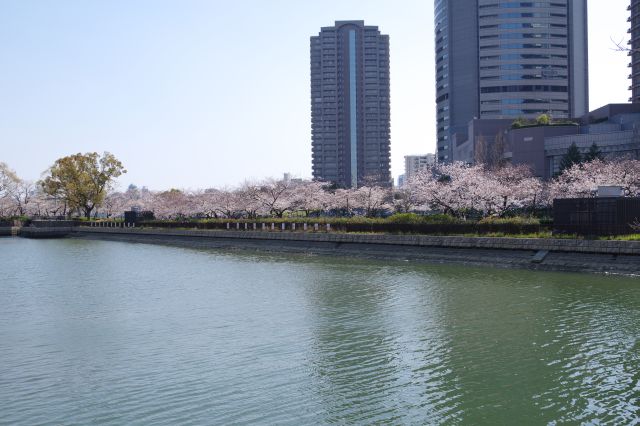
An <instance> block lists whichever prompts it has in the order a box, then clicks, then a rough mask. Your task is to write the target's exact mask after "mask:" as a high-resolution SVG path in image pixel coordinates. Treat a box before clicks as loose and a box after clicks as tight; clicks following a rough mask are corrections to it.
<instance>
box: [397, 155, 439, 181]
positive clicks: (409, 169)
mask: <svg viewBox="0 0 640 426" xmlns="http://www.w3.org/2000/svg"><path fill="white" fill-rule="evenodd" d="M434 164H436V156H435V155H434V154H426V155H405V156H404V179H405V180H406V181H408V180H410V179H411V178H412V177H414V176H415V175H416V173H418V172H419V171H420V170H422V169H426V168H428V167H431V166H433V165H434Z"/></svg>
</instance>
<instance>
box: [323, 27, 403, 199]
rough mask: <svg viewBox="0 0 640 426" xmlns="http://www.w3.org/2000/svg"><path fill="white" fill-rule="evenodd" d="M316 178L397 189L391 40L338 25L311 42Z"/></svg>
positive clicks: (370, 30) (373, 30) (373, 31)
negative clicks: (392, 152) (392, 167)
mask: <svg viewBox="0 0 640 426" xmlns="http://www.w3.org/2000/svg"><path fill="white" fill-rule="evenodd" d="M311 126H312V164H313V178H314V179H316V180H322V181H329V182H334V183H336V184H337V185H339V186H342V187H357V186H360V185H362V184H364V183H377V184H381V185H385V186H386V185H390V184H391V173H390V101H389V36H387V35H383V34H380V31H379V30H378V27H374V26H368V25H367V26H365V25H364V21H337V22H336V23H335V26H332V27H323V28H322V29H321V31H320V33H319V34H318V35H317V36H313V37H311Z"/></svg>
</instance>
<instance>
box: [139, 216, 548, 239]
mask: <svg viewBox="0 0 640 426" xmlns="http://www.w3.org/2000/svg"><path fill="white" fill-rule="evenodd" d="M301 222H304V223H307V224H308V226H309V228H311V227H312V226H313V224H314V223H320V224H321V225H322V226H323V228H321V229H322V230H324V229H325V228H324V226H325V224H326V223H327V222H324V223H321V222H320V221H315V220H307V221H301ZM227 223H230V229H235V228H236V223H239V224H240V225H239V227H240V229H241V230H244V224H245V223H246V224H247V228H248V229H249V230H252V229H253V224H254V223H256V224H257V229H258V230H260V229H261V228H262V223H266V224H267V225H268V226H269V225H270V224H271V223H274V224H275V229H277V230H281V229H282V224H283V223H284V224H285V229H287V230H291V228H292V226H291V224H292V223H298V224H299V223H300V222H299V221H274V220H262V221H257V220H256V221H247V220H243V221H143V222H140V223H138V226H142V227H153V228H168V229H176V228H181V229H185V228H187V229H189V228H190V229H227ZM269 228H270V226H269ZM296 228H297V230H301V228H302V227H301V226H299V225H298V226H296ZM331 230H332V231H337V232H367V233H396V234H398V233H401V234H431V235H464V234H480V235H484V234H537V233H541V232H550V231H551V226H549V225H540V224H531V223H509V222H506V223H500V222H498V223H483V222H459V223H455V222H454V223H395V222H390V221H370V222H356V221H352V222H349V221H332V222H331Z"/></svg>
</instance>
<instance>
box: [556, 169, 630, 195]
mask: <svg viewBox="0 0 640 426" xmlns="http://www.w3.org/2000/svg"><path fill="white" fill-rule="evenodd" d="M607 185H617V186H620V187H621V188H622V189H623V191H624V195H625V196H630V197H635V196H638V195H640V161H638V160H632V159H623V160H617V161H607V162H605V161H602V160H599V159H596V160H593V161H591V162H588V163H583V164H576V165H574V166H572V167H570V168H568V169H566V170H565V171H564V172H563V173H562V174H561V175H560V176H558V177H557V178H556V179H554V180H553V182H552V183H551V185H550V193H551V195H552V198H576V197H593V196H595V195H596V191H597V189H598V186H607Z"/></svg>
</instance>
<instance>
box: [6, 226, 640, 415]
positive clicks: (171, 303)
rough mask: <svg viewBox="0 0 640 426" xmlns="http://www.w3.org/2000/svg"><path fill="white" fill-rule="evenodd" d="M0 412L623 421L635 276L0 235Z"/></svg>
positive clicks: (632, 352)
mask: <svg viewBox="0 0 640 426" xmlns="http://www.w3.org/2000/svg"><path fill="white" fill-rule="evenodd" d="M0 259H2V266H3V277H2V279H1V280H0V303H2V309H0V342H2V344H1V345H0V413H2V416H1V418H0V423H3V422H6V423H7V424H40V423H41V424H71V423H77V424H88V423H91V424H94V423H95V424H123V423H126V424H150V423H153V424H167V425H169V424H232V423H238V424H246V423H264V424H296V425H297V424H327V423H337V424H345V423H361V424H362V423H364V424H370V423H389V424H425V423H429V424H434V423H468V424H513V423H514V422H516V421H517V423H531V424H541V423H542V424H544V423H552V424H553V423H556V424H564V423H589V422H592V423H593V422H602V423H611V424H630V423H631V424H633V423H634V422H638V421H640V419H639V417H638V416H639V414H638V413H639V412H640V402H639V401H640V359H639V358H640V343H639V342H638V338H639V333H638V331H637V330H638V329H640V287H639V285H640V281H638V280H637V279H631V278H622V277H603V276H594V275H577V274H552V273H536V272H528V271H509V270H506V271H505V270H493V269H481V268H464V267H460V266H442V265H437V266H429V265H415V264H410V263H384V262H373V261H362V260H347V259H335V258H323V257H308V256H284V255H283V256H277V255H248V254H237V253H224V252H215V251H198V250H188V249H179V248H171V247H160V246H151V245H138V244H126V243H115V242H98V241H76V240H57V241H30V240H23V239H15V238H5V239H0Z"/></svg>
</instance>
